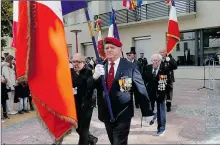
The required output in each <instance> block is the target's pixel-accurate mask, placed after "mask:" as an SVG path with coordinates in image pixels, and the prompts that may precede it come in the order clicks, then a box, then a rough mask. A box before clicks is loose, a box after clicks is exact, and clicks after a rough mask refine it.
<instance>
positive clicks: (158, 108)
mask: <svg viewBox="0 0 220 145" xmlns="http://www.w3.org/2000/svg"><path fill="white" fill-rule="evenodd" d="M104 41H105V53H106V59H105V60H103V61H102V63H100V62H99V63H98V62H96V61H95V60H94V58H93V57H87V58H85V57H84V56H83V55H82V54H80V53H76V54H75V55H74V56H73V57H72V58H70V62H69V65H70V70H71V78H72V86H73V90H74V98H75V103H76V111H77V118H78V128H77V130H76V131H77V133H78V134H79V143H78V144H79V145H94V144H96V143H97V141H98V138H97V137H95V136H94V135H92V134H91V133H90V131H89V129H90V122H91V119H92V113H93V109H94V107H96V105H97V106H98V118H99V120H100V121H101V122H103V123H104V125H105V128H106V131H107V134H108V138H109V141H110V143H111V144H113V145H126V144H128V135H129V131H130V125H131V119H132V117H133V116H134V106H135V107H136V108H137V109H140V111H141V113H142V118H143V120H144V121H145V122H146V123H147V124H149V125H153V124H154V123H155V121H156V120H157V135H158V136H161V135H163V134H164V132H165V130H166V112H170V111H171V106H172V98H173V82H175V79H174V70H175V69H177V63H176V61H175V60H174V59H173V58H172V56H171V55H167V54H166V50H165V49H161V50H160V51H159V52H158V53H157V54H153V55H152V57H151V62H152V64H148V60H147V59H146V58H145V57H144V53H141V54H140V58H139V59H138V60H136V52H135V49H133V48H132V49H131V51H130V52H128V53H126V54H127V58H122V55H121V47H122V43H121V42H120V40H118V39H116V38H112V37H106V38H105V39H104ZM15 65H16V63H15V59H14V57H13V56H11V55H8V56H7V57H6V58H2V73H1V74H2V76H1V77H2V78H1V80H2V85H1V86H2V108H3V118H4V119H9V116H8V114H10V115H14V114H17V113H18V114H23V113H28V112H29V110H34V107H33V104H32V99H31V93H30V90H29V88H28V83H27V82H25V81H21V82H18V81H17V80H16V76H15ZM101 76H104V81H105V84H106V85H107V90H105V89H104V88H103V82H102V81H103V79H101ZM95 90H96V93H95V95H94V92H95ZM106 91H108V94H109V101H110V102H111V107H110V108H109V104H108V100H106V97H105V96H106V95H105V93H106ZM18 102H19V107H18V112H17V111H15V110H14V107H13V106H14V103H18ZM28 102H29V105H28ZM29 106H30V107H29ZM29 108H30V109H29ZM60 143H62V140H60V141H59V142H58V141H56V142H55V144H60Z"/></svg>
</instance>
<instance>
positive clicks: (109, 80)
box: [107, 62, 115, 91]
mask: <svg viewBox="0 0 220 145" xmlns="http://www.w3.org/2000/svg"><path fill="white" fill-rule="evenodd" d="M114 64H115V63H114V62H112V63H110V65H111V67H110V70H109V72H108V78H107V85H108V91H110V89H111V87H112V84H113V81H114V79H115V77H114V74H115V70H114Z"/></svg>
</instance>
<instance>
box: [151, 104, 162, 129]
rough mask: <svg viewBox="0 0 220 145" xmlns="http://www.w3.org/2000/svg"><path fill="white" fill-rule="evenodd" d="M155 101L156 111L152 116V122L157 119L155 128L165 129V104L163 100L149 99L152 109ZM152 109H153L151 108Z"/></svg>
mask: <svg viewBox="0 0 220 145" xmlns="http://www.w3.org/2000/svg"><path fill="white" fill-rule="evenodd" d="M155 102H156V103H157V113H155V114H154V116H153V122H154V121H155V120H156V119H157V124H158V126H157V130H158V131H165V129H166V105H165V100H164V101H163V102H158V101H156V100H151V106H152V109H154V107H155ZM153 111H154V110H153Z"/></svg>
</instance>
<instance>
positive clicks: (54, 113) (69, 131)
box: [31, 94, 78, 142]
mask: <svg viewBox="0 0 220 145" xmlns="http://www.w3.org/2000/svg"><path fill="white" fill-rule="evenodd" d="M31 97H32V98H34V99H35V100H36V101H37V102H38V103H40V104H41V105H42V106H43V107H45V108H46V109H47V110H48V111H50V112H51V113H53V115H54V116H56V117H58V118H60V119H62V120H65V121H67V122H71V123H73V127H74V128H75V129H77V128H78V123H77V121H75V120H74V119H72V118H70V117H66V116H63V115H60V114H58V113H57V112H55V111H54V110H52V109H51V108H50V107H49V106H47V105H46V104H44V103H43V102H41V101H40V100H39V99H38V98H37V97H36V96H35V95H33V94H31ZM35 106H36V105H35ZM35 108H36V110H37V112H38V113H39V111H38V109H37V107H35ZM38 117H39V118H40V120H41V122H42V123H43V126H45V127H46V124H45V123H44V122H43V121H42V118H41V116H40V115H39V114H38ZM46 128H47V127H46ZM72 129H73V128H70V129H69V130H67V131H66V132H65V133H64V134H63V135H62V136H61V137H59V138H58V139H56V141H58V142H59V141H60V140H62V139H63V138H64V137H65V136H67V135H68V134H70V133H71V131H72ZM47 130H48V131H49V129H48V128H47ZM49 133H50V134H52V133H51V132H50V131H49Z"/></svg>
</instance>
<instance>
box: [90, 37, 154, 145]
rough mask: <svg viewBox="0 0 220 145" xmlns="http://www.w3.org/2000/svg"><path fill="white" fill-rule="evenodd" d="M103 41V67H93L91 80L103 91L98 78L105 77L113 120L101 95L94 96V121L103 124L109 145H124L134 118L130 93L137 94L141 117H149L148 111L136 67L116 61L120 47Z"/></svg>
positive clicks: (111, 42) (123, 60)
mask: <svg viewBox="0 0 220 145" xmlns="http://www.w3.org/2000/svg"><path fill="white" fill-rule="evenodd" d="M104 41H105V52H106V56H107V63H106V64H105V65H101V64H98V65H96V67H95V73H94V75H93V78H94V79H95V80H96V82H97V86H99V89H100V90H103V87H102V85H101V79H100V76H101V75H104V76H105V80H106V83H107V88H108V91H109V97H110V101H111V106H112V112H113V114H114V120H111V119H110V115H109V110H108V107H107V103H106V100H105V96H104V94H102V95H98V96H97V97H98V117H99V120H100V121H102V122H104V124H105V128H106V131H107V134H108V137H109V140H110V142H111V144H112V145H127V144H128V134H129V131H130V125H131V118H132V117H133V116H134V107H133V97H132V95H131V92H132V91H135V92H137V93H139V94H140V95H139V96H140V100H141V101H140V102H141V103H140V108H141V112H142V115H143V116H145V117H147V116H151V115H152V109H151V105H150V100H149V98H148V94H147V91H146V87H145V85H144V81H143V79H142V77H141V74H140V72H139V69H138V67H137V65H134V64H133V63H131V62H129V61H127V60H126V59H123V58H120V55H121V47H122V43H121V42H120V41H119V40H118V39H115V38H112V37H106V38H105V39H104Z"/></svg>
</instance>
